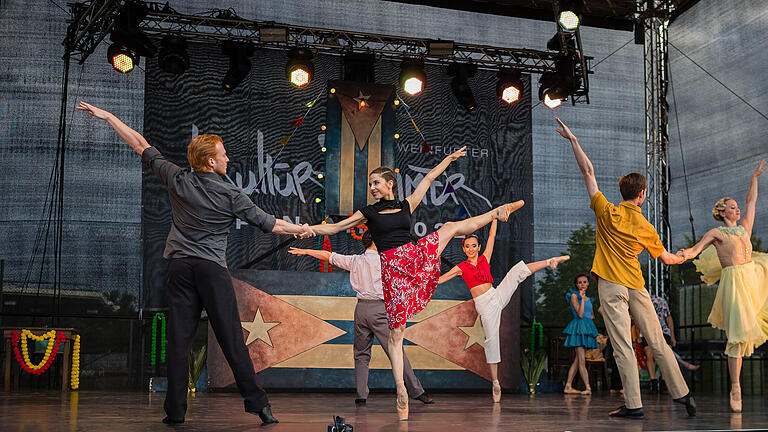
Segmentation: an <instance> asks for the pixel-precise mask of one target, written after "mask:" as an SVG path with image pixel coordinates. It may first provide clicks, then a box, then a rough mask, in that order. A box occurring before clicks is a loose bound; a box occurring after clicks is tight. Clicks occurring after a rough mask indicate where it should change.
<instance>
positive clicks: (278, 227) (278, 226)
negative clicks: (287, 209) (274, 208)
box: [272, 219, 317, 238]
mask: <svg viewBox="0 0 768 432" xmlns="http://www.w3.org/2000/svg"><path fill="white" fill-rule="evenodd" d="M272 234H293V235H294V236H295V237H298V238H309V237H314V236H316V235H317V234H315V232H314V231H313V230H312V227H310V226H309V225H307V224H303V225H296V224H292V223H290V222H286V221H284V220H282V219H275V227H274V228H272Z"/></svg>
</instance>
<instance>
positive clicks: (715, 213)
mask: <svg viewBox="0 0 768 432" xmlns="http://www.w3.org/2000/svg"><path fill="white" fill-rule="evenodd" d="M732 199H733V198H730V197H723V198H720V199H719V200H717V202H716V203H715V207H714V208H713V209H712V217H713V218H715V220H716V221H718V222H724V221H725V219H724V218H723V216H722V215H721V214H720V212H721V211H725V209H726V205H725V203H727V202H728V201H730V200H732ZM734 201H735V200H734Z"/></svg>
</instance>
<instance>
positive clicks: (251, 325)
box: [240, 308, 280, 346]
mask: <svg viewBox="0 0 768 432" xmlns="http://www.w3.org/2000/svg"><path fill="white" fill-rule="evenodd" d="M279 324H280V323H279V322H264V318H263V317H262V316H261V309H259V308H257V309H256V316H254V317H253V322H248V321H240V325H241V326H243V328H244V329H246V330H248V340H246V341H245V345H250V344H251V343H252V342H253V341H255V340H256V339H261V340H263V341H264V342H265V343H266V344H267V345H269V346H273V345H272V338H270V337H269V331H270V330H271V329H272V328H273V327H275V326H277V325H279Z"/></svg>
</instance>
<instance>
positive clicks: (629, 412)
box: [608, 405, 643, 418]
mask: <svg viewBox="0 0 768 432" xmlns="http://www.w3.org/2000/svg"><path fill="white" fill-rule="evenodd" d="M608 415H609V416H611V417H629V418H641V417H643V409H642V408H634V409H629V408H627V407H626V405H622V406H620V407H618V408H616V410H614V411H611V412H610V414H608Z"/></svg>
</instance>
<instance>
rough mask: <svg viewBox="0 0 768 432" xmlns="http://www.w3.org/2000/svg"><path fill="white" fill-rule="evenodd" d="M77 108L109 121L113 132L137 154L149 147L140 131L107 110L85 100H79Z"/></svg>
mask: <svg viewBox="0 0 768 432" xmlns="http://www.w3.org/2000/svg"><path fill="white" fill-rule="evenodd" d="M77 109H79V110H81V111H85V112H87V113H88V114H90V115H92V116H94V117H96V118H97V119H99V120H104V121H106V122H107V123H109V125H110V126H112V129H114V130H115V132H117V134H118V135H120V138H122V139H123V140H124V141H125V142H126V143H128V145H129V146H131V148H132V149H134V150H135V151H136V153H138V154H139V155H141V153H143V152H144V150H145V149H146V148H147V147H149V143H148V142H147V140H146V139H144V137H143V136H141V134H140V133H138V132H136V131H135V130H133V129H131V128H130V127H128V126H127V125H126V124H125V123H123V122H122V121H120V119H119V118H117V117H115V116H114V114H112V113H110V112H109V111H105V110H103V109H101V108H96V107H95V106H93V105H91V104H88V103H85V102H80V105H78V106H77Z"/></svg>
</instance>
